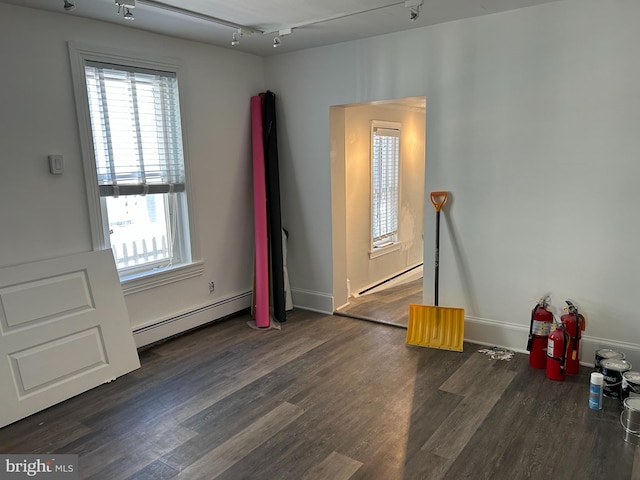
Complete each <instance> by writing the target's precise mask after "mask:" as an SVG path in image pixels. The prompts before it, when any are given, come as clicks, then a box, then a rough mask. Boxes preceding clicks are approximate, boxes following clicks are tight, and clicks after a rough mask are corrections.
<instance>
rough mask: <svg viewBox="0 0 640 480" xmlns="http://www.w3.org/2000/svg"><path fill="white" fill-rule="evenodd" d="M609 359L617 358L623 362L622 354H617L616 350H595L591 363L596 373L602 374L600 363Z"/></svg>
mask: <svg viewBox="0 0 640 480" xmlns="http://www.w3.org/2000/svg"><path fill="white" fill-rule="evenodd" d="M611 358H619V359H621V360H624V353H622V352H618V351H616V350H611V349H610V348H601V349H600V350H596V358H595V361H594V362H593V363H594V364H595V366H596V371H598V372H600V373H602V370H601V368H600V362H601V361H602V360H609V359H611Z"/></svg>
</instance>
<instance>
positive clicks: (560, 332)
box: [547, 323, 569, 380]
mask: <svg viewBox="0 0 640 480" xmlns="http://www.w3.org/2000/svg"><path fill="white" fill-rule="evenodd" d="M568 343H569V335H567V331H566V330H565V326H564V323H560V324H556V325H555V329H554V330H552V331H551V333H550V334H549V340H548V342H547V378H550V379H551V380H564V375H565V370H566V368H565V367H566V363H567V344H568Z"/></svg>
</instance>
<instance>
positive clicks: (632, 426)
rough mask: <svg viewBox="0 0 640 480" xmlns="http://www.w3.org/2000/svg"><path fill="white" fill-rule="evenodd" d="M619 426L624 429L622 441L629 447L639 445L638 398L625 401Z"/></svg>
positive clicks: (639, 417)
mask: <svg viewBox="0 0 640 480" xmlns="http://www.w3.org/2000/svg"><path fill="white" fill-rule="evenodd" d="M620 424H621V425H622V428H623V429H624V441H625V442H627V443H630V444H631V445H638V444H640V397H633V398H631V397H630V398H627V399H625V401H624V403H623V408H622V413H621V414H620Z"/></svg>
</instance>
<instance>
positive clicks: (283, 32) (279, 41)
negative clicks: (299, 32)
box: [273, 28, 293, 48]
mask: <svg viewBox="0 0 640 480" xmlns="http://www.w3.org/2000/svg"><path fill="white" fill-rule="evenodd" d="M292 31H293V29H292V28H285V29H283V30H278V35H276V36H275V37H274V38H273V48H278V47H279V46H280V45H282V39H281V38H280V37H284V36H285V35H291V32H292Z"/></svg>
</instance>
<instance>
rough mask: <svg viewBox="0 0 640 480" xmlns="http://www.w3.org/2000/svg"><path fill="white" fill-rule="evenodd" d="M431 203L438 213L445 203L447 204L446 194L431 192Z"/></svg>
mask: <svg viewBox="0 0 640 480" xmlns="http://www.w3.org/2000/svg"><path fill="white" fill-rule="evenodd" d="M431 203H433V206H434V207H436V212H439V211H440V210H441V209H442V207H443V206H444V204H445V203H447V192H431Z"/></svg>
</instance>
